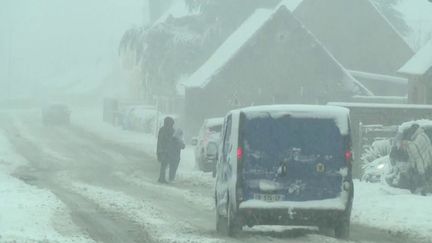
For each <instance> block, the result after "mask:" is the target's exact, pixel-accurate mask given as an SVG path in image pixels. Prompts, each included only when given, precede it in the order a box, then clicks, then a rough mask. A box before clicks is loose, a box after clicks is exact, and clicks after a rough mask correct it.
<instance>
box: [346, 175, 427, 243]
mask: <svg viewBox="0 0 432 243" xmlns="http://www.w3.org/2000/svg"><path fill="white" fill-rule="evenodd" d="M431 205H432V197H431V196H427V197H425V196H419V195H413V194H411V193H410V192H409V191H408V190H400V189H396V188H391V187H388V186H385V185H381V184H376V183H374V184H372V183H366V182H360V181H355V199H354V205H353V212H352V217H351V219H352V222H354V223H359V224H363V225H370V226H373V227H376V228H381V229H384V230H388V231H391V232H392V233H393V234H401V233H403V234H409V235H411V236H416V237H419V238H421V239H423V240H426V241H432V218H431V215H432V206H431Z"/></svg>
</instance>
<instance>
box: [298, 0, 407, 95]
mask: <svg viewBox="0 0 432 243" xmlns="http://www.w3.org/2000/svg"><path fill="white" fill-rule="evenodd" d="M294 15H295V16H296V17H297V18H298V19H299V20H300V21H301V22H302V23H303V24H304V25H305V26H306V27H307V28H308V29H309V30H310V31H311V32H312V33H313V34H314V35H315V36H316V37H317V38H318V39H319V41H321V42H322V43H323V44H324V46H326V47H327V48H328V50H329V51H330V52H331V53H332V54H333V55H334V56H335V57H336V59H337V60H339V61H340V63H341V64H342V65H343V66H344V67H346V68H347V69H350V70H353V71H355V72H357V73H355V74H359V73H358V72H361V74H367V75H368V79H367V80H366V81H367V82H369V83H370V84H372V83H371V82H374V84H373V85H372V86H368V85H366V84H364V85H366V87H367V88H368V89H370V90H371V91H372V92H373V93H374V94H376V95H388V89H387V88H388V87H394V86H398V87H401V88H399V89H398V90H400V89H405V90H407V89H408V84H407V82H406V81H405V82H402V80H401V79H397V78H396V79H394V78H391V76H393V77H394V76H398V74H397V71H398V69H399V68H400V67H401V66H402V65H403V64H404V63H405V62H406V61H407V60H409V59H410V58H411V57H412V56H413V55H414V52H413V50H412V49H411V48H410V47H409V45H408V44H407V43H406V42H405V40H404V39H403V37H402V36H401V35H400V34H399V32H398V31H397V30H396V29H395V28H394V27H393V25H392V24H391V23H390V22H389V21H388V20H387V18H386V17H385V16H384V15H383V14H381V12H380V11H379V10H378V9H377V7H376V6H375V5H374V4H373V3H372V2H371V1H370V0H349V1H347V0H325V1H317V0H303V1H302V2H301V3H300V4H299V5H298V7H297V8H296V9H295V10H294ZM364 77H365V75H361V77H360V79H364ZM370 78H372V79H370ZM406 93H407V92H405V94H406ZM391 95H399V94H398V92H395V93H392V94H391Z"/></svg>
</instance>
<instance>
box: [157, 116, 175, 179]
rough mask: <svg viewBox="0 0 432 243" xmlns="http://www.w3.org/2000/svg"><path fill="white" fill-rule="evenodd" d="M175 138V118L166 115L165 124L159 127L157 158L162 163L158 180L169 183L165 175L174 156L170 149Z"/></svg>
mask: <svg viewBox="0 0 432 243" xmlns="http://www.w3.org/2000/svg"><path fill="white" fill-rule="evenodd" d="M173 139H174V119H173V118H171V117H166V118H165V120H164V124H163V126H162V127H161V128H160V129H159V133H158V140H157V148H156V155H157V160H158V161H159V162H160V163H161V167H160V173H159V179H158V182H160V183H167V181H166V178H165V175H166V170H167V167H168V166H169V164H170V160H171V158H172V156H171V153H172V151H170V150H171V149H170V147H171V143H172V140H173Z"/></svg>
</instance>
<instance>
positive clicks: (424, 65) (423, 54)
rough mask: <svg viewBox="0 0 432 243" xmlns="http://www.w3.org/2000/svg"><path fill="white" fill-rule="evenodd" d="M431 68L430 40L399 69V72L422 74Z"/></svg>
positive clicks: (431, 42) (431, 41)
mask: <svg viewBox="0 0 432 243" xmlns="http://www.w3.org/2000/svg"><path fill="white" fill-rule="evenodd" d="M431 68H432V40H430V41H429V42H428V43H427V44H426V45H425V46H424V47H422V48H421V49H420V50H419V51H418V52H417V53H416V54H415V55H414V56H413V57H412V58H411V59H410V60H409V61H408V62H407V63H406V64H405V65H404V66H402V68H401V69H399V73H403V74H411V75H423V74H425V73H426V72H427V71H428V70H429V69H431Z"/></svg>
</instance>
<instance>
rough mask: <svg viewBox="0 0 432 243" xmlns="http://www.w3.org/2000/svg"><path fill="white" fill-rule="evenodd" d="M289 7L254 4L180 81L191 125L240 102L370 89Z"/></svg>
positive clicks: (335, 96)
mask: <svg viewBox="0 0 432 243" xmlns="http://www.w3.org/2000/svg"><path fill="white" fill-rule="evenodd" d="M288 8H289V6H287V5H285V4H281V5H280V6H278V7H277V8H276V9H274V10H267V9H259V10H256V11H255V13H254V14H252V16H250V17H249V18H248V19H247V20H246V21H245V22H244V23H243V24H242V25H241V26H240V27H239V28H238V29H237V30H236V31H235V32H234V33H233V34H232V35H231V36H230V37H229V38H228V39H227V40H226V41H225V42H224V43H223V44H222V45H221V46H220V47H219V48H218V49H217V50H216V52H215V53H214V54H213V55H212V56H211V57H210V59H209V60H207V62H206V63H205V64H204V65H202V66H201V67H200V68H199V69H198V70H197V71H196V72H195V73H193V74H192V75H191V76H190V77H189V78H188V79H187V80H186V81H185V82H184V86H185V118H186V119H187V122H186V124H188V125H189V126H191V129H190V130H189V131H194V130H192V129H196V128H197V127H199V125H200V123H201V122H202V121H203V119H205V118H208V117H215V116H223V115H225V114H226V113H227V112H228V111H229V110H231V109H234V108H238V107H244V106H250V105H263V104H274V103H279V104H282V103H283V104H289V103H305V104H325V103H327V102H329V101H337V100H347V99H350V98H351V97H352V96H353V95H355V94H363V95H368V94H370V92H368V91H367V90H366V89H365V88H364V87H362V86H361V84H359V83H358V82H357V81H356V80H355V79H354V78H353V77H352V75H351V74H350V73H349V72H347V71H346V70H345V69H344V68H343V66H342V65H341V64H340V63H339V62H338V61H337V60H336V59H335V58H334V57H333V56H332V54H331V53H330V52H329V51H327V49H326V48H325V47H324V46H323V45H321V43H320V42H319V41H318V40H317V39H316V38H315V37H314V36H313V34H312V33H311V32H310V31H308V29H306V28H305V27H304V26H303V25H302V24H301V23H300V22H299V21H298V20H297V19H296V18H295V17H294V15H292V13H291V12H290V10H289V9H288Z"/></svg>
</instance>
